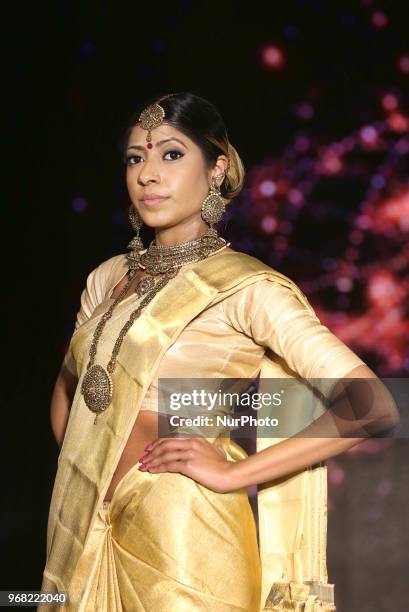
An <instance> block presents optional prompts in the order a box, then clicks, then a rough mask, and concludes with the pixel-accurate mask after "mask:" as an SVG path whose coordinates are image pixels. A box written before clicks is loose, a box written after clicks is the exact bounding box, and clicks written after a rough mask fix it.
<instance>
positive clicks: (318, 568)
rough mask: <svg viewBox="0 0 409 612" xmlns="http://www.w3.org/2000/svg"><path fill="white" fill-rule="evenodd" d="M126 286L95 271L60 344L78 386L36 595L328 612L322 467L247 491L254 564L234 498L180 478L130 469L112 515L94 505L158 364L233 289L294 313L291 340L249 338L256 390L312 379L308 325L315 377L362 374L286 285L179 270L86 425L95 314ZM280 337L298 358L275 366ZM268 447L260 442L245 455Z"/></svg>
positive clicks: (129, 301) (211, 263)
mask: <svg viewBox="0 0 409 612" xmlns="http://www.w3.org/2000/svg"><path fill="white" fill-rule="evenodd" d="M125 272H126V257H125V255H119V256H117V257H114V258H112V259H110V260H108V261H107V262H104V263H103V264H101V266H99V268H97V269H96V271H94V272H93V273H92V275H90V277H89V279H88V286H87V292H86V293H84V294H83V296H82V298H83V299H82V306H83V311H84V312H85V313H86V315H87V316H88V317H89V318H88V319H87V320H84V321H79V323H80V324H79V326H78V327H77V329H76V330H75V333H74V335H73V338H72V341H71V344H70V351H71V354H72V355H73V358H74V359H75V364H76V369H77V373H78V377H79V384H78V386H77V391H76V394H75V397H74V400H73V403H72V407H71V413H70V418H69V421H68V425H67V429H66V433H65V437H64V442H63V446H62V448H61V452H60V455H59V459H58V470H57V475H56V480H55V484H54V490H53V495H52V500H51V506H50V513H49V522H48V531H47V561H46V567H45V569H44V577H43V584H42V591H44V592H45V591H48V592H56V591H68V593H69V596H70V599H71V601H72V604H71V607H70V606H67V607H66V608H65V609H67V610H81V611H82V610H84V611H85V610H101V611H103V610H106V611H109V612H111V611H112V612H117V611H118V612H119V611H120V610H126V611H128V610H129V611H135V612H139V611H145V610H146V611H149V612H151V611H152V612H153V611H155V612H156V610H162V609H164V610H170V611H175V612H176V611H182V612H183V611H184V610H188V609H189V610H197V611H199V610H212V611H220V612H221V611H226V612H227V611H228V610H230V611H234V610H246V611H248V612H259V610H267V609H268V610H277V611H278V610H299V611H302V610H303V611H305V612H307V611H309V612H318V611H322V612H329V611H332V610H335V607H334V605H333V585H329V584H327V570H326V510H327V507H326V466H325V464H319V465H316V466H312V467H310V468H308V469H306V470H303V471H302V472H301V473H297V474H292V475H290V476H289V477H287V478H282V479H280V480H278V481H277V482H270V483H265V484H263V485H261V486H260V487H259V492H258V506H259V536H260V559H259V557H258V549H257V539H256V530H255V523H254V519H253V515H252V511H251V507H250V505H249V501H248V498H247V493H246V490H244V489H242V490H238V491H234V492H232V493H224V494H218V493H215V492H213V491H210V490H209V489H207V488H206V487H203V486H202V485H200V484H199V483H196V482H194V481H193V480H191V479H189V478H187V477H185V476H183V475H181V474H172V473H164V474H149V473H148V472H140V471H139V470H138V469H137V467H138V464H137V465H136V466H134V467H133V468H131V470H130V471H129V472H128V473H127V474H126V475H125V476H124V477H123V479H122V480H121V481H120V483H119V485H118V487H117V488H116V490H115V493H114V495H113V498H112V500H111V503H110V504H107V503H104V502H103V499H104V495H105V491H106V490H107V487H108V485H109V483H110V481H111V478H112V475H113V472H114V470H115V468H116V466H117V464H118V461H119V459H120V456H121V453H122V451H123V449H124V446H125V444H126V441H127V439H128V437H129V435H130V432H131V430H132V427H133V424H134V422H135V419H136V416H137V414H138V411H139V409H140V407H141V404H142V402H143V398H144V396H145V394H146V393H147V390H148V388H149V386H150V384H151V382H152V379H153V376H154V372H155V371H156V370H157V369H158V365H159V363H160V361H161V359H162V358H163V356H164V355H165V353H166V351H167V350H168V349H169V347H171V346H172V344H174V343H175V341H176V339H177V338H178V336H179V335H180V334H181V332H182V330H183V329H184V328H185V327H186V326H187V325H188V324H189V322H190V321H192V320H193V319H194V318H195V317H197V316H198V315H199V314H200V313H201V312H203V311H204V310H205V309H206V308H208V307H209V306H211V305H213V304H217V303H219V302H222V301H223V300H224V299H226V298H227V297H228V296H230V295H233V294H235V293H236V292H238V291H239V290H240V289H243V288H244V287H247V286H249V285H251V284H253V283H256V282H257V281H260V280H264V279H267V280H269V281H273V282H274V283H278V284H279V285H280V286H282V287H286V288H287V289H290V290H291V296H292V298H293V299H295V301H296V302H297V305H298V307H299V309H300V308H301V315H302V317H301V318H299V319H298V325H299V327H298V328H297V320H296V319H294V321H292V322H291V324H290V325H287V327H285V328H284V326H283V334H282V336H280V326H279V328H278V334H277V336H276V337H275V338H274V339H273V338H271V333H270V336H269V330H268V329H265V330H261V331H260V330H259V332H258V333H259V334H260V337H261V336H262V335H263V333H264V335H265V341H264V340H263V343H264V345H265V347H266V351H265V353H264V355H263V357H262V360H261V370H260V376H261V379H263V378H276V377H278V378H289V379H292V378H299V377H300V376H301V377H303V376H309V375H311V371H312V368H311V364H310V361H309V359H310V356H309V348H310V346H309V343H311V341H312V340H311V337H310V336H311V334H310V336H309V337H308V339H307V337H306V336H305V337H303V330H305V329H306V328H307V326H308V324H310V325H311V322H312V323H313V324H314V326H315V329H314V338H315V343H316V341H317V338H318V340H319V343H320V347H321V348H320V352H319V355H318V356H319V359H318V361H317V352H315V354H314V358H315V359H316V361H315V364H314V373H315V375H317V373H322V375H323V376H325V375H326V376H328V377H332V378H336V377H341V376H343V375H345V374H346V373H347V372H348V371H349V370H351V369H352V368H353V367H355V366H356V365H360V364H363V363H364V362H363V361H362V360H360V359H359V358H358V357H357V356H356V355H355V354H354V353H353V352H352V351H350V349H349V348H348V347H346V346H345V345H344V344H343V343H342V342H341V341H340V340H338V339H337V338H336V337H335V336H334V335H333V334H331V333H330V332H329V330H328V329H327V328H326V327H324V326H322V325H320V323H319V320H318V318H317V317H316V315H315V313H314V311H313V309H312V307H311V305H310V304H309V302H308V300H307V298H306V297H305V295H304V294H303V293H302V292H301V290H300V289H299V288H298V287H297V286H296V285H295V284H294V283H293V282H292V281H291V280H290V279H289V278H287V277H286V276H284V275H282V274H280V273H279V272H277V271H275V270H273V269H272V268H270V267H269V266H267V265H265V264H263V263H262V262H260V261H259V260H257V259H256V258H254V257H250V256H248V255H245V254H244V253H238V252H235V251H226V252H222V253H218V254H217V255H214V256H211V257H208V258H207V259H205V260H202V261H200V262H198V263H195V264H193V265H192V264H190V265H189V266H184V267H183V268H182V269H181V270H180V272H179V274H178V275H177V276H176V277H175V278H174V279H172V281H171V282H170V283H169V284H168V285H167V286H166V287H165V288H164V289H163V290H162V291H161V292H160V293H159V294H158V295H157V296H155V298H154V299H153V301H152V302H151V303H150V304H149V305H148V306H147V307H146V308H145V310H144V311H143V313H142V315H141V316H140V317H139V319H137V320H136V321H135V322H134V324H133V326H132V328H131V329H130V331H129V332H128V334H127V335H126V337H125V340H124V342H123V345H122V347H121V351H120V353H119V355H118V358H117V368H116V371H115V378H114V391H113V399H112V404H111V406H110V407H109V408H108V410H107V411H106V413H104V414H103V415H100V417H99V418H98V422H97V425H94V424H93V422H94V415H93V414H92V413H91V412H90V411H89V410H88V408H87V407H86V405H85V403H84V402H83V398H82V396H81V393H80V387H81V380H82V376H83V375H84V373H85V369H86V365H87V358H88V351H89V347H90V342H91V338H92V332H93V330H94V329H95V326H96V324H97V322H98V320H99V317H100V315H101V314H102V313H103V312H104V310H105V307H106V304H104V300H105V299H106V298H107V296H108V295H109V291H110V290H111V289H112V288H113V287H114V286H115V285H116V284H117V283H118V281H119V280H120V278H122V277H123V275H124V273H125ZM91 295H93V298H92V299H91V297H90V296H91ZM97 304H98V305H97ZM135 305H136V301H135V297H134V296H132V297H130V298H126V299H125V300H123V301H122V302H120V304H118V306H117V307H116V309H115V311H114V316H113V317H112V319H111V321H110V326H109V333H106V334H104V341H103V342H101V343H100V347H99V348H98V362H100V363H101V364H106V363H107V362H108V360H109V356H110V353H111V350H112V346H113V342H114V341H115V339H116V337H117V334H118V332H119V329H120V328H121V327H122V325H123V323H124V322H125V321H126V320H127V318H128V316H129V313H130V312H131V311H132V310H133V309H134V308H135ZM169 305H171V307H169ZM300 305H301V307H300ZM298 315H299V313H298V311H297V316H298ZM284 316H287V318H288V314H286V313H285V312H284ZM287 323H288V321H287ZM255 325H256V322H255ZM248 331H249V333H250V332H251V329H250V330H248ZM106 332H108V326H107V328H106ZM262 332H263V333H262ZM291 334H296V336H297V339H298V345H297V343H295V344H294V354H293V353H291V354H289V355H288V359H286V358H285V357H286V355H280V354H279V353H280V352H284V353H285V350H284V351H282V350H281V347H282V346H285V342H286V341H288V338H286V335H288V337H290V335H291ZM280 343H281V347H280ZM275 350H276V351H278V353H276V352H275ZM296 351H298V357H297V358H295V357H294V355H295V352H296ZM300 351H301V353H300ZM68 359H69V358H68ZM294 359H296V360H301V363H302V367H297V365H296V364H295V363H294ZM181 374H182V373H181ZM251 375H252V373H249V377H250V376H251ZM243 376H245V369H244V374H243ZM279 440H280V439H279V438H275V439H274V438H263V437H259V438H258V439H257V450H258V451H259V450H262V448H265V447H266V446H270V445H272V444H274V443H276V442H278V441H279ZM223 445H224V447H225V450H226V452H227V454H228V457H229V459H230V460H232V461H235V460H240V459H243V458H245V456H246V453H245V451H244V450H243V449H242V448H241V447H240V446H239V445H237V444H235V443H234V442H232V441H230V440H226V439H224V440H223ZM260 572H261V575H260ZM41 609H43V607H41ZM48 609H50V607H49V606H48ZM59 609H60V610H61V609H62V610H64V608H61V607H60V608H59Z"/></svg>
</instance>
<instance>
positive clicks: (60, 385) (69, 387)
mask: <svg viewBox="0 0 409 612" xmlns="http://www.w3.org/2000/svg"><path fill="white" fill-rule="evenodd" d="M77 384H78V378H77V377H76V376H74V374H72V373H71V372H70V371H69V369H68V368H67V367H66V366H65V365H64V364H63V365H62V366H61V370H60V372H59V374H58V377H57V380H56V382H55V385H54V390H53V394H52V397H51V408H50V418H51V428H52V430H53V433H54V437H55V440H56V442H57V444H58V446H59V448H61V446H62V443H63V440H64V434H65V429H66V427H67V422H68V417H69V414H70V408H71V404H72V400H73V398H74V394H75V390H76V388H77Z"/></svg>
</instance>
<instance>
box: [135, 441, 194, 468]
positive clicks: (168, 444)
mask: <svg viewBox="0 0 409 612" xmlns="http://www.w3.org/2000/svg"><path fill="white" fill-rule="evenodd" d="M187 448H194V446H193V444H192V443H191V440H188V439H180V438H167V439H164V440H162V444H157V445H156V446H155V447H154V448H152V450H151V451H149V452H147V453H146V458H148V457H149V458H151V457H160V456H161V455H162V454H163V453H164V452H166V451H169V450H178V449H180V450H186V449H187ZM144 463H145V459H144Z"/></svg>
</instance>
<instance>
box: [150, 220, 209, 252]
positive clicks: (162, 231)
mask: <svg viewBox="0 0 409 612" xmlns="http://www.w3.org/2000/svg"><path fill="white" fill-rule="evenodd" d="M208 229H209V226H208V225H207V223H205V222H203V223H200V224H199V225H198V224H195V225H194V226H192V225H186V226H183V227H180V226H179V227H176V228H175V227H170V228H158V229H156V230H155V244H157V245H158V246H174V245H175V244H180V243H183V242H190V241H191V240H196V239H197V238H200V237H201V236H203V234H204V233H205V232H206V231H207V230H208Z"/></svg>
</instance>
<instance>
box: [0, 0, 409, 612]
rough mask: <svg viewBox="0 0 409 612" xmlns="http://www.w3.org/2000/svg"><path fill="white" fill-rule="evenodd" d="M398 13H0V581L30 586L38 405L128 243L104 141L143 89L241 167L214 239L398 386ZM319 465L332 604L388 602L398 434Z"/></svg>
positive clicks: (403, 226) (403, 308)
mask: <svg viewBox="0 0 409 612" xmlns="http://www.w3.org/2000/svg"><path fill="white" fill-rule="evenodd" d="M407 13H408V11H407V7H405V3H397V2H375V1H371V0H366V1H362V2H359V1H349V2H348V1H347V2H336V1H335V2H319V1H315V0H310V1H297V0H288V2H286V3H285V5H284V3H262V2H256V3H245V2H235V1H232V0H225V1H224V2H220V3H216V2H213V1H210V2H191V1H190V2H189V1H187V0H184V1H180V0H178V1H176V0H175V1H174V2H158V1H157V2H155V3H145V2H142V3H139V2H132V3H128V2H115V3H114V2H103V1H101V2H90V1H82V2H41V3H40V2H37V3H35V2H25V3H23V4H20V3H11V2H9V3H6V4H5V5H3V20H2V21H3V36H2V40H3V42H4V43H5V45H4V51H3V60H4V62H3V66H4V71H3V85H4V86H5V87H4V89H3V96H2V98H3V102H4V103H5V113H4V114H3V130H2V131H3V134H4V135H5V140H6V142H5V144H4V145H3V151H4V153H5V157H4V166H5V169H6V172H5V179H6V180H5V181H4V184H5V185H6V186H7V187H8V188H9V189H6V193H5V197H4V205H3V211H4V213H5V215H4V217H5V219H4V221H5V222H4V223H3V243H4V244H5V247H6V249H5V255H4V258H3V263H4V271H5V279H4V285H3V287H4V291H3V295H4V298H3V306H4V310H3V318H2V320H3V321H4V322H5V323H6V324H5V332H6V338H5V341H4V344H3V346H4V349H5V350H4V355H5V358H6V368H4V370H3V373H4V374H5V376H4V381H3V393H2V395H3V398H4V404H3V406H4V407H3V415H4V420H3V445H2V446H3V461H2V471H3V473H2V493H3V497H2V503H1V522H2V530H1V546H2V551H3V569H2V585H1V588H2V589H8V590H10V589H15V590H17V589H23V590H29V589H33V590H35V589H39V588H40V585H41V575H42V570H43V567H44V562H45V538H46V521H47V513H48V506H49V501H50V496H51V490H52V483H53V478H54V475H55V470H56V462H57V456H58V451H57V447H56V444H55V443H54V441H53V438H52V434H51V429H50V423H49V405H50V396H51V392H52V387H53V384H54V381H55V378H56V376H57V373H58V370H59V368H60V365H61V360H62V358H63V355H64V351H65V349H66V347H67V344H68V342H69V339H70V336H71V333H72V329H73V322H74V317H75V314H76V311H77V309H78V306H79V297H80V293H81V291H82V289H83V287H84V283H85V280H86V276H87V274H88V273H89V272H90V271H91V270H92V269H93V268H94V267H95V266H96V265H98V264H99V263H101V262H102V261H103V260H105V259H107V258H109V257H111V256H112V255H116V254H118V253H121V252H125V251H126V245H127V243H128V241H129V239H130V237H131V229H130V226H129V223H128V220H127V214H126V210H127V205H128V199H127V193H126V188H125V183H124V169H123V166H122V164H121V157H120V143H121V137H122V135H123V132H124V130H125V128H126V127H127V123H128V120H129V118H130V116H131V114H132V112H133V110H134V108H135V106H136V105H137V104H139V102H140V101H141V100H144V99H145V98H146V97H147V96H151V95H152V96H153V95H158V96H159V95H161V94H163V93H169V92H178V91H191V92H193V93H196V94H198V95H200V96H203V97H205V98H208V99H209V100H211V101H212V102H213V103H214V104H215V105H216V106H217V107H218V108H219V110H220V111H221V113H222V115H223V116H224V118H225V122H226V125H227V130H228V134H229V139H230V141H231V142H232V144H234V146H235V147H236V148H237V150H238V151H239V153H240V155H241V156H242V159H243V161H244V164H245V167H246V170H247V178H246V183H245V186H244V189H243V192H242V194H241V195H240V196H239V197H238V198H237V199H236V200H235V201H234V202H233V204H232V205H231V207H229V209H228V211H227V213H226V217H225V222H224V223H223V222H222V223H221V225H220V233H221V234H222V235H224V236H225V237H227V238H228V239H229V240H230V241H231V243H232V247H233V248H235V249H238V250H243V251H245V252H247V253H250V254H252V255H254V256H256V257H258V258H260V259H262V260H263V261H265V262H266V263H268V264H269V265H271V266H272V267H274V268H276V269H278V270H279V271H281V272H282V273H284V274H287V275H288V276H290V277H291V278H292V279H293V280H295V281H296V282H297V283H298V284H299V286H300V287H301V288H302V289H303V290H304V292H305V293H306V294H307V296H308V297H309V299H310V301H311V303H312V304H313V306H314V307H315V308H316V311H317V314H318V315H319V317H320V319H321V321H322V322H323V323H324V324H326V325H328V327H329V328H330V329H331V330H332V331H334V333H336V334H337V335H338V336H339V337H340V338H342V339H343V340H344V341H345V342H346V343H347V344H348V345H349V346H350V347H351V348H352V349H353V350H354V351H355V352H356V353H357V354H358V355H359V356H360V357H361V358H363V359H364V360H365V361H366V363H367V364H368V365H369V366H370V367H372V368H373V369H374V371H375V372H376V373H377V374H378V375H379V376H383V377H407V376H408V371H409V349H408V335H409V319H408V300H407V295H408V288H409V276H408V269H409V266H408V261H409V252H408V233H409V186H408V175H407V169H408V165H407V161H408V151H409V132H408V122H409V118H408V82H409V43H408V37H407V23H408V14H407ZM280 54H281V55H280ZM7 162H9V163H7ZM328 464H329V486H330V500H329V502H330V508H329V538H328V563H329V572H330V576H329V581H330V582H334V583H335V584H336V598H337V605H338V609H339V612H358V611H359V612H373V610H377V611H378V612H388V611H389V610H395V609H396V610H397V609H399V610H403V609H407V608H408V605H409V589H408V585H407V572H408V565H409V563H408V552H407V551H408V547H409V530H408V513H407V511H406V508H407V502H408V498H409V493H408V482H409V478H408V443H407V441H406V440H383V441H379V440H376V441H368V442H366V443H365V444H361V445H359V447H355V448H354V449H351V451H349V452H347V453H345V454H343V455H342V456H338V457H336V458H333V459H331V460H330V461H329V462H328Z"/></svg>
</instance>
